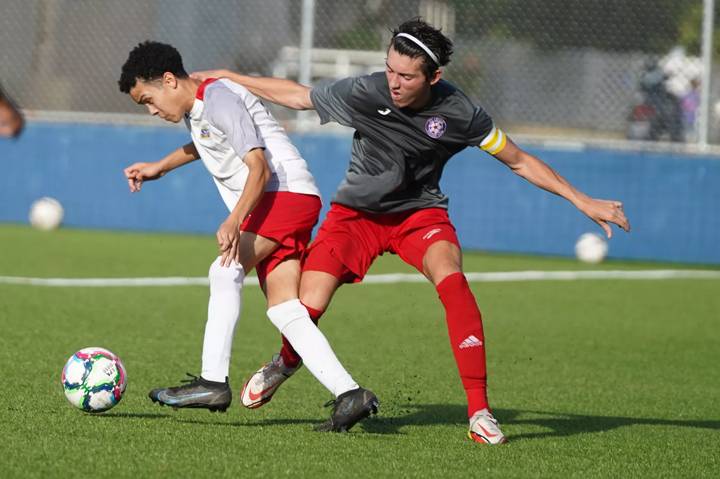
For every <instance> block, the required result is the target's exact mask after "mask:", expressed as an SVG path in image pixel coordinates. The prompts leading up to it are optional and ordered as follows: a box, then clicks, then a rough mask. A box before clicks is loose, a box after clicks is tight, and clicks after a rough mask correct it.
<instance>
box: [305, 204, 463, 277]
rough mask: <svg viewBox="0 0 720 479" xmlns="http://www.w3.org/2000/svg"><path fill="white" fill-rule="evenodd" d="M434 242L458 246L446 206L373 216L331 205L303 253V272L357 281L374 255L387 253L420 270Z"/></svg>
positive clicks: (366, 269) (368, 266)
mask: <svg viewBox="0 0 720 479" xmlns="http://www.w3.org/2000/svg"><path fill="white" fill-rule="evenodd" d="M436 241H449V242H451V243H453V244H455V245H457V246H458V247H460V242H459V241H458V239H457V235H456V234H455V227H454V226H453V225H452V223H451V222H450V218H449V217H448V214H447V210H445V209H442V208H425V209H420V210H413V211H404V212H401V213H385V214H374V213H366V212H363V211H359V210H355V209H353V208H349V207H347V206H343V205H340V204H337V203H333V204H332V206H331V207H330V211H328V214H327V217H326V218H325V221H323V223H322V225H321V226H320V230H319V231H318V234H317V236H316V238H315V240H314V241H313V243H312V245H310V248H308V250H307V252H306V254H305V258H304V261H303V271H323V272H326V273H330V274H332V275H333V276H335V277H336V278H338V279H339V280H340V281H341V282H343V283H357V282H360V281H362V279H363V277H364V276H365V273H367V271H368V269H369V268H370V265H371V264H372V262H373V261H374V260H375V258H377V257H378V256H379V255H381V254H383V253H385V252H386V251H389V252H390V253H394V254H397V255H398V256H400V258H402V260H403V261H405V262H406V263H408V264H409V265H412V266H414V267H415V269H417V270H418V271H420V272H421V273H422V272H423V264H422V260H423V256H425V252H426V251H427V249H428V247H429V246H430V245H431V244H433V243H435V242H436Z"/></svg>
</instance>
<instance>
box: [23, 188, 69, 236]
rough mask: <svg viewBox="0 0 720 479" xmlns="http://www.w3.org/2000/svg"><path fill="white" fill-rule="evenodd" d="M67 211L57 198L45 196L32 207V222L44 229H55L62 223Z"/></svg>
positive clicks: (36, 226)
mask: <svg viewBox="0 0 720 479" xmlns="http://www.w3.org/2000/svg"><path fill="white" fill-rule="evenodd" d="M64 214H65V211H64V210H63V207H62V205H61V204H60V202H59V201H58V200H56V199H55V198H50V197H48V196H45V197H43V198H40V199H39V200H36V201H35V202H34V203H33V204H32V206H31V207H30V224H31V225H33V226H34V227H35V228H37V229H39V230H43V231H50V230H54V229H55V228H57V227H58V226H60V223H62V220H63V215H64Z"/></svg>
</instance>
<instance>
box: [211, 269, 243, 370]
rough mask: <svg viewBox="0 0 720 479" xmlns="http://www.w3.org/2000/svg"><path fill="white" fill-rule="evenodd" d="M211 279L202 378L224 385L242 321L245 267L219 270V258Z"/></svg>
mask: <svg viewBox="0 0 720 479" xmlns="http://www.w3.org/2000/svg"><path fill="white" fill-rule="evenodd" d="M208 277H209V279H210V301H209V302H208V319H207V323H206V324H205V339H204V341H203V351H202V373H201V375H202V377H203V378H204V379H207V380H208V381H219V382H225V378H226V377H227V376H228V372H229V370H230V353H231V350H232V342H233V335H234V334H235V325H236V324H237V321H238V318H239V317H240V306H241V304H242V296H241V293H242V286H243V281H244V280H245V271H244V270H243V267H242V265H239V264H237V263H235V262H233V263H232V264H231V265H230V266H220V258H219V257H218V258H217V259H216V260H215V261H214V262H213V264H212V265H210V272H209V274H208Z"/></svg>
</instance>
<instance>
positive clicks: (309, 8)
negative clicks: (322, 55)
mask: <svg viewBox="0 0 720 479" xmlns="http://www.w3.org/2000/svg"><path fill="white" fill-rule="evenodd" d="M301 22H302V24H301V29H300V62H299V63H300V65H299V67H300V71H299V72H298V82H299V83H301V84H303V85H308V86H309V85H310V84H311V83H312V48H313V34H314V30H315V0H303V3H302V19H301ZM308 116H309V115H308V112H306V111H298V114H297V128H298V130H301V131H302V130H304V129H305V124H306V122H307V121H308V119H309V118H308Z"/></svg>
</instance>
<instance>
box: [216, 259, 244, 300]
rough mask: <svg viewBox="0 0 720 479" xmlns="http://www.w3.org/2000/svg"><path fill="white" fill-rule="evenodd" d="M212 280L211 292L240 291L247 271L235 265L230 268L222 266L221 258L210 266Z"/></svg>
mask: <svg viewBox="0 0 720 479" xmlns="http://www.w3.org/2000/svg"><path fill="white" fill-rule="evenodd" d="M208 279H209V280H210V291H211V292H220V291H224V290H231V291H239V290H240V288H242V284H243V281H244V280H245V271H244V270H243V267H242V265H239V264H237V263H233V264H231V265H230V266H220V257H218V258H217V259H216V260H215V261H213V263H212V264H211V265H210V270H209V271H208Z"/></svg>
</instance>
